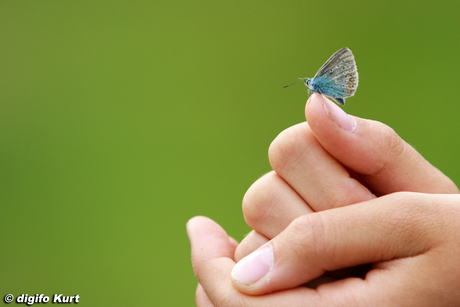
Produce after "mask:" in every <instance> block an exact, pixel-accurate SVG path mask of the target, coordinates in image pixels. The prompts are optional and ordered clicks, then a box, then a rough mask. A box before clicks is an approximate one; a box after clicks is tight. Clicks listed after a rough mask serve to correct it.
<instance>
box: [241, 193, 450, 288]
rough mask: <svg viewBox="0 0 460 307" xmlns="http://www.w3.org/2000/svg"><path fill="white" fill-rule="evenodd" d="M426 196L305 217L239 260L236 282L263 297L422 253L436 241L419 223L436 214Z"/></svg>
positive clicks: (401, 195)
mask: <svg viewBox="0 0 460 307" xmlns="http://www.w3.org/2000/svg"><path fill="white" fill-rule="evenodd" d="M424 195H429V194H420V193H408V192H405V193H394V194H391V195H388V196H383V197H381V198H377V199H373V200H370V201H366V202H363V203H359V204H356V205H352V206H345V207H340V208H335V209H330V210H325V211H321V212H315V213H311V214H307V215H303V216H301V217H299V218H297V219H296V220H294V221H293V222H292V223H291V224H290V225H289V226H288V227H287V228H286V229H285V230H284V231H283V232H282V233H280V234H279V235H278V236H276V237H275V238H273V239H272V240H271V241H269V242H268V243H267V244H265V245H263V246H262V247H260V248H259V249H258V250H256V251H255V252H253V253H252V254H250V255H248V256H247V257H245V258H243V259H242V260H241V261H240V262H238V263H237V264H236V265H235V267H234V268H233V270H232V278H233V284H234V286H235V287H236V288H237V289H238V290H240V291H241V292H244V293H247V294H252V295H259V294H265V293H270V292H273V291H277V290H282V289H289V288H293V287H296V286H299V285H302V284H305V283H306V282H309V281H311V280H313V279H315V278H317V277H319V276H321V275H323V274H324V273H325V272H327V271H334V270H338V269H342V268H347V267H352V266H357V265H361V264H368V263H376V262H381V261H385V260H391V259H396V258H403V257H412V256H416V255H418V254H421V253H423V252H424V251H426V250H427V248H429V247H430V246H431V245H433V244H434V243H433V242H432V241H433V240H431V239H430V237H429V235H428V234H427V233H428V231H427V229H426V228H427V227H426V226H425V228H424V227H422V226H423V223H419V222H418V224H417V221H420V220H424V219H429V215H433V210H436V209H434V208H431V209H430V208H429V207H428V209H427V210H425V211H424V210H422V209H421V208H420V206H421V205H420V203H421V202H422V201H421V200H420V199H421V197H423V196H424ZM447 196H448V195H444V197H447ZM414 211H417V218H414V216H413V215H414ZM425 215H426V216H425ZM421 224H422V225H421ZM354 290H356V289H354ZM356 291H359V290H356ZM361 291H362V289H361Z"/></svg>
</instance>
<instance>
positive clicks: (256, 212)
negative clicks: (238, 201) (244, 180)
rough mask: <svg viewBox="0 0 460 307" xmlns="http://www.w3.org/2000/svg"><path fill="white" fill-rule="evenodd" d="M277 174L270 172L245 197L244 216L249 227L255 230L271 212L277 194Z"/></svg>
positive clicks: (251, 187)
mask: <svg viewBox="0 0 460 307" xmlns="http://www.w3.org/2000/svg"><path fill="white" fill-rule="evenodd" d="M276 176H277V175H276V174H275V172H273V171H272V172H269V173H267V174H265V175H264V176H262V177H261V178H259V179H258V180H256V182H254V183H253V184H252V185H251V186H250V187H249V189H248V190H247V192H246V194H245V195H244V197H243V216H244V219H245V221H246V223H247V224H248V225H249V227H251V228H254V227H255V226H256V225H257V224H258V223H259V222H260V221H261V220H263V218H264V216H265V214H266V213H267V211H268V210H270V208H271V205H272V204H273V200H274V198H276V197H277V193H276V179H275V177H276Z"/></svg>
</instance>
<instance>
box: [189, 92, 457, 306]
mask: <svg viewBox="0 0 460 307" xmlns="http://www.w3.org/2000/svg"><path fill="white" fill-rule="evenodd" d="M316 98H318V97H316ZM327 107H328V113H329V114H330V115H332V117H335V122H337V123H339V125H340V126H342V127H344V128H350V127H351V126H352V125H349V124H354V122H353V120H350V118H347V117H346V116H345V117H337V113H336V111H340V110H334V109H333V108H332V109H330V108H329V107H330V106H329V105H327ZM306 115H307V119H308V122H309V124H310V127H308V125H307V126H305V124H300V125H297V126H295V127H292V128H290V129H288V130H287V131H285V132H283V133H282V134H281V135H280V136H279V137H278V138H277V140H275V142H274V143H273V144H272V146H271V150H270V160H271V162H272V166H273V168H274V169H275V171H277V172H276V174H275V173H271V174H269V175H267V176H265V177H263V178H262V179H261V180H259V181H258V182H257V183H256V184H254V185H253V187H251V189H250V190H249V191H248V193H247V195H246V197H245V217H246V220H247V221H248V224H249V223H251V221H252V223H253V224H254V225H255V226H252V227H253V228H255V229H257V228H259V229H261V230H260V231H259V232H254V233H252V234H253V236H248V237H247V239H245V240H244V241H243V242H242V244H240V246H239V248H238V250H237V252H236V259H238V257H241V256H242V255H244V254H245V253H246V254H247V253H248V252H250V251H252V250H254V249H255V248H256V247H258V246H259V245H261V244H263V243H264V242H266V241H268V239H269V238H272V237H274V236H276V235H277V234H278V233H280V232H281V231H282V230H283V229H285V228H286V226H287V225H289V223H290V222H291V221H292V220H293V219H295V218H296V217H298V216H301V215H304V214H306V213H310V212H312V211H313V210H314V211H320V210H325V209H329V208H333V207H341V206H345V205H348V204H352V203H354V202H359V201H363V200H366V199H372V198H374V196H373V193H375V194H377V195H383V194H386V193H391V192H395V191H398V190H414V191H426V192H432V193H455V192H457V189H456V187H455V185H453V183H452V182H451V181H450V180H449V179H448V178H447V177H445V176H444V175H442V173H440V172H439V171H437V170H436V169H435V168H434V167H432V166H431V165H430V164H429V163H428V162H426V161H425V160H424V159H423V158H422V157H421V156H420V155H418V153H417V152H416V151H415V150H413V149H412V148H411V147H410V146H409V145H407V144H406V143H404V142H403V141H402V140H400V139H399V137H397V135H396V134H395V133H394V132H392V130H391V129H389V128H388V127H386V126H384V125H382V124H379V123H376V122H371V121H365V120H362V119H359V118H355V120H356V122H357V124H358V128H357V129H356V130H355V131H354V132H353V133H349V132H347V131H345V130H343V129H340V128H339V127H338V126H337V125H336V124H335V123H333V122H331V121H330V120H329V117H327V115H326V113H325V112H324V108H322V105H321V103H320V102H319V99H316V102H315V95H314V96H312V102H311V103H310V105H309V106H307V108H306ZM309 115H310V117H309ZM342 115H343V114H342ZM347 124H348V127H347ZM302 125H304V127H307V128H308V129H304V130H302V129H301V128H303V127H301V126H302ZM379 125H380V126H379ZM294 128H295V129H294ZM305 131H306V132H305ZM312 133H314V134H315V136H316V138H315V137H313V135H312ZM344 133H345V134H344ZM372 135H378V136H379V138H371V137H370V136H372ZM316 140H318V141H319V143H318V141H316ZM315 142H316V143H315ZM277 144H281V146H278V145H277ZM319 144H321V146H318V145H319ZM286 145H288V146H286ZM385 146H387V147H385ZM323 148H325V149H326V150H327V151H325V150H324V149H323ZM335 155H337V156H335ZM306 157H308V158H309V159H306ZM356 157H359V159H356ZM278 158H280V159H278ZM280 161H281V162H280ZM309 161H310V162H309ZM311 161H314V163H311ZM338 161H339V162H338ZM342 165H345V166H346V167H347V168H348V171H347V168H344V167H343V166H342ZM349 172H350V173H352V174H353V177H354V178H355V179H354V178H353V177H350V175H349ZM414 172H415V173H416V174H422V175H423V174H426V175H427V176H418V177H415V178H412V176H413V174H414ZM305 175H307V176H305ZM318 175H319V176H318ZM315 176H316V177H315ZM356 179H357V180H356ZM267 182H271V183H272V184H266V183H267ZM283 183H284V184H283ZM286 183H288V184H286ZM361 183H363V184H361ZM286 187H287V189H286ZM261 188H262V189H261ZM264 190H265V192H264ZM257 191H259V193H258V192H257ZM331 191H333V192H334V193H331ZM262 192H264V193H262ZM292 192H294V193H292ZM350 192H352V193H350ZM296 193H298V194H296ZM257 195H260V196H262V197H254V196H257ZM299 195H300V197H299ZM271 196H273V197H271ZM296 196H297V197H296ZM264 197H265V199H264ZM261 199H262V200H264V201H261ZM258 204H263V205H264V206H258ZM286 204H288V205H289V206H286ZM251 207H252V208H253V209H254V208H255V209H257V210H254V212H255V213H256V214H255V215H253V216H252V217H251V214H248V212H251V210H250V209H251ZM310 207H311V209H310ZM353 207H354V206H353ZM248 209H249V210H248ZM260 209H262V210H260ZM260 211H262V212H263V214H261V215H260V216H261V218H257V215H258V214H259V213H258V212H260ZM276 213H277V214H276ZM254 217H256V218H254ZM299 220H300V219H299ZM211 224H212V223H210V222H209V221H208V222H207V225H208V226H209V225H211ZM293 224H294V223H293ZM192 225H193V223H192ZM214 226H215V225H214ZM190 227H192V226H190ZM287 230H288V229H286V231H287ZM220 231H223V230H221V229H220ZM224 236H225V235H224ZM280 237H281V236H280ZM293 239H296V238H293ZM191 240H192V237H191ZM275 240H276V239H275ZM275 240H274V241H275ZM294 241H296V242H297V243H299V242H302V241H299V240H294ZM226 242H230V241H228V239H227V240H226ZM247 242H249V243H250V244H245V243H247ZM254 243H255V244H254ZM294 243H295V242H294ZM251 244H252V245H251ZM192 246H193V242H192ZM235 246H236V245H235V243H234V242H233V247H235ZM207 247H208V248H211V247H212V245H209V246H207ZM241 247H242V248H241ZM251 249H252V250H251ZM218 250H219V249H218ZM238 251H240V252H238ZM210 254H211V253H209V254H206V256H209V255H210ZM232 257H233V256H232ZM192 258H195V259H200V257H192ZM194 267H195V272H196V274H197V276H198V271H199V269H198V267H200V266H194ZM297 273H300V271H298V272H297ZM200 275H203V274H200ZM204 275H206V274H204ZM301 275H302V274H299V275H297V276H301ZM304 276H305V274H303V277H302V276H301V278H304ZM291 277H292V276H290V277H289V279H290V281H293V280H295V279H292V278H291ZM198 278H199V280H200V277H198ZM227 278H228V277H227ZM262 280H263V279H262ZM262 280H260V281H262ZM200 283H201V281H200ZM257 283H259V284H260V282H257ZM257 283H256V284H257ZM272 285H273V283H272ZM239 286H241V284H236V287H239ZM284 286H285V285H284ZM239 288H240V290H242V291H248V289H241V287H239ZM243 288H244V287H243ZM249 288H250V291H249V292H248V293H257V291H262V292H260V293H264V292H263V291H265V290H266V289H265V290H263V289H264V287H263V286H262V287H260V286H259V288H257V286H256V287H253V286H251V287H249ZM275 288H276V287H275ZM275 288H274V289H275ZM301 288H304V287H301ZM205 289H206V287H205ZM254 289H256V290H254ZM257 289H258V290H257ZM233 290H234V289H233ZM251 291H252V292H251ZM254 291H256V292H254ZM289 291H291V290H289ZM211 292H212V290H210V289H209V288H208V290H207V291H206V293H207V294H208V295H209V294H210V293H211ZM280 293H286V291H283V292H280ZM221 294H222V293H221ZM235 295H236V296H229V297H233V298H237V297H238V293H237V294H235ZM239 295H241V293H240V294H239ZM200 297H201V298H203V297H204V298H206V295H205V294H204V292H203V291H202V288H199V289H198V292H197V302H198V301H199V298H200ZM218 297H220V298H224V297H226V296H225V295H224V296H222V295H219V296H218ZM263 297H265V296H263ZM259 298H261V297H259ZM285 299H286V298H283V300H285ZM213 302H214V301H213ZM275 305H276V304H275ZM278 305H279V304H278Z"/></svg>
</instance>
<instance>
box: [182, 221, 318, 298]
mask: <svg viewBox="0 0 460 307" xmlns="http://www.w3.org/2000/svg"><path fill="white" fill-rule="evenodd" d="M187 234H188V236H189V240H190V243H191V245H192V265H193V270H194V272H195V276H196V277H197V279H198V281H199V283H200V285H201V286H202V288H203V291H204V292H205V294H206V296H207V298H208V300H209V301H210V302H212V303H213V304H214V305H215V306H267V307H268V306H283V305H284V304H285V303H286V302H287V301H289V302H290V303H291V304H292V305H290V306H300V305H301V304H302V303H304V302H305V299H308V301H310V302H316V301H317V300H318V297H317V295H316V294H315V291H314V290H312V289H308V288H305V287H298V288H295V289H291V290H287V291H282V292H278V293H273V294H270V295H267V296H261V297H258V296H248V295H245V294H243V293H241V292H239V291H237V290H236V288H235V287H233V285H232V281H231V278H230V273H231V270H232V268H233V266H234V264H235V263H234V261H233V260H232V259H231V258H232V257H233V246H232V243H231V242H230V240H229V238H228V236H227V234H226V232H225V231H224V230H223V229H222V228H221V227H220V226H219V225H218V224H216V223H215V222H214V221H212V220H210V219H208V218H206V217H202V216H197V217H194V218H192V219H191V220H190V221H189V222H188V223H187ZM197 292H198V295H199V297H197V301H198V300H199V302H200V303H201V302H203V301H204V303H206V302H207V301H206V299H204V298H203V296H202V293H201V290H197ZM204 306H206V305H204Z"/></svg>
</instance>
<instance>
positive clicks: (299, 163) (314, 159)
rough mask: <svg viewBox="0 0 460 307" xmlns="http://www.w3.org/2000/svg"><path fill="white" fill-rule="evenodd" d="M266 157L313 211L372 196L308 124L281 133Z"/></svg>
mask: <svg viewBox="0 0 460 307" xmlns="http://www.w3.org/2000/svg"><path fill="white" fill-rule="evenodd" d="M269 159H270V164H271V166H272V167H273V170H274V171H275V172H276V173H277V174H278V175H279V176H280V177H281V178H283V179H284V180H285V181H286V182H287V183H288V184H289V185H290V186H291V187H292V188H293V189H294V190H295V191H296V192H297V193H298V194H299V195H300V196H301V197H302V198H303V199H304V200H305V202H306V203H308V204H309V205H310V207H311V208H312V209H313V210H314V211H321V210H325V209H330V208H336V207H341V206H346V205H349V204H354V203H357V202H361V201H365V200H369V199H372V198H373V197H374V195H373V194H372V193H371V192H370V191H369V190H368V189H367V188H366V187H364V186H363V185H362V184H361V183H360V182H359V181H358V180H356V179H355V178H353V177H352V176H350V173H349V172H348V171H347V169H346V168H345V167H344V166H343V165H342V164H341V163H340V162H339V161H337V160H336V158H334V157H332V156H331V155H330V154H329V153H328V152H327V151H326V150H325V149H324V148H323V147H322V145H321V144H320V143H319V142H318V141H317V139H316V137H315V135H314V134H313V132H312V131H311V129H310V126H309V124H308V123H301V124H298V125H295V126H293V127H290V128H288V129H286V130H284V131H283V132H281V133H280V134H279V135H278V136H277V137H276V139H275V140H274V141H273V142H272V144H271V145H270V149H269Z"/></svg>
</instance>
